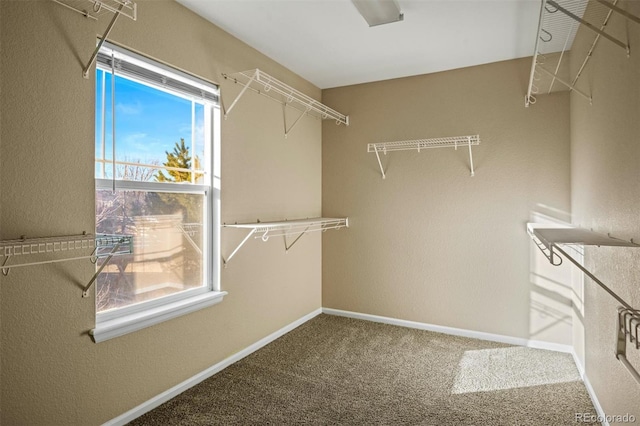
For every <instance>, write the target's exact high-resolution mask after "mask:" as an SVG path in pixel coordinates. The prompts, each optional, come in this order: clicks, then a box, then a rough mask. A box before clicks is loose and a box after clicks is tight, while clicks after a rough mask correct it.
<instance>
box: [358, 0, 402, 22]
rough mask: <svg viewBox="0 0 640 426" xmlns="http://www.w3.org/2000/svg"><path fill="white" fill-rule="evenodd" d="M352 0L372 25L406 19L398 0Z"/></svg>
mask: <svg viewBox="0 0 640 426" xmlns="http://www.w3.org/2000/svg"><path fill="white" fill-rule="evenodd" d="M351 2H352V3H353V5H354V6H355V7H356V9H358V12H360V15H362V17H363V18H364V19H365V20H366V21H367V23H368V24H369V26H370V27H375V26H376V25H382V24H390V23H392V22H398V21H402V20H403V19H404V14H403V13H402V12H401V11H400V5H399V4H398V2H397V0H351Z"/></svg>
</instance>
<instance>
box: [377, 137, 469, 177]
mask: <svg viewBox="0 0 640 426" xmlns="http://www.w3.org/2000/svg"><path fill="white" fill-rule="evenodd" d="M471 145H480V136H479V135H473V136H455V137H448V138H433V139H416V140H409V141H397V142H381V143H370V144H368V145H367V152H375V154H376V158H377V159H378V165H379V166H380V173H382V179H386V177H387V175H386V173H385V170H384V167H383V166H382V160H380V153H381V152H382V153H383V154H384V155H387V152H389V151H408V150H417V151H418V152H420V150H422V149H426V148H455V149H456V150H457V149H458V147H465V146H467V147H468V148H469V166H470V168H471V176H474V175H475V171H474V168H473V152H472V151H471Z"/></svg>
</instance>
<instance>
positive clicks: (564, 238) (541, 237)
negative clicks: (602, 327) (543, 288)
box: [527, 223, 640, 384]
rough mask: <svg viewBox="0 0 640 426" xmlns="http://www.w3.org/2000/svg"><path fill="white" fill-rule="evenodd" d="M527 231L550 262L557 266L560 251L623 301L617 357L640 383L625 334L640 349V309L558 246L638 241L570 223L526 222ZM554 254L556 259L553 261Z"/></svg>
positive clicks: (624, 244) (626, 244)
mask: <svg viewBox="0 0 640 426" xmlns="http://www.w3.org/2000/svg"><path fill="white" fill-rule="evenodd" d="M527 233H528V234H529V236H530V237H531V239H532V240H533V242H534V243H535V244H536V246H538V248H539V249H540V251H542V253H543V254H544V255H545V257H546V258H547V259H548V260H549V262H551V264H552V265H554V266H558V265H561V264H562V258H561V257H560V256H559V254H561V255H562V256H563V257H564V258H565V259H568V260H569V261H570V262H571V263H573V264H574V265H575V266H576V267H577V268H578V269H580V270H581V271H582V272H583V273H584V274H585V275H587V276H588V277H589V278H590V279H591V280H593V282H595V283H596V284H598V285H599V286H600V287H601V288H602V289H603V290H605V291H606V292H607V293H608V294H609V295H610V296H611V297H613V298H614V299H616V301H618V302H619V303H620V304H621V305H622V306H621V307H620V308H618V321H617V327H616V358H618V359H619V360H620V362H622V364H623V365H624V366H625V368H626V369H627V370H628V371H629V373H631V375H632V376H633V377H634V379H635V380H636V381H637V382H638V384H640V374H638V371H637V370H636V369H635V368H634V367H633V366H632V365H631V364H630V363H629V361H628V360H627V357H626V339H627V337H628V338H629V341H630V342H631V343H635V345H636V349H640V341H639V340H638V337H639V334H638V333H639V331H640V311H638V310H637V309H633V308H632V307H631V305H630V304H629V303H627V302H625V300H624V299H622V297H620V296H618V295H617V294H616V293H615V292H614V291H613V290H611V289H610V288H609V287H608V286H607V285H605V284H604V283H603V282H602V281H601V280H599V279H598V278H597V277H596V276H595V275H593V274H592V273H591V272H590V271H589V270H588V269H587V268H585V267H584V266H582V264H581V263H580V262H578V261H577V260H576V259H574V258H573V257H572V256H571V255H569V254H568V253H567V252H566V251H565V250H564V249H563V248H562V247H561V246H564V245H582V246H585V245H586V246H598V247H601V246H603V247H640V244H637V243H635V242H633V240H631V241H626V240H621V239H619V238H614V237H611V236H610V235H602V234H598V233H595V232H592V231H589V230H586V229H580V228H569V227H557V228H538V227H537V226H536V224H533V223H528V224H527ZM554 257H555V258H556V259H557V261H554Z"/></svg>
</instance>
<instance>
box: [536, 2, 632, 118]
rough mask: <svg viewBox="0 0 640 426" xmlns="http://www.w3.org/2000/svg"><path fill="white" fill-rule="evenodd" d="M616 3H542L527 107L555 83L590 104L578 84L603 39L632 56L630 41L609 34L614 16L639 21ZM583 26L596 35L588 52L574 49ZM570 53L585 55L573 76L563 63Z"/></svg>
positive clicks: (551, 88) (590, 99) (587, 96)
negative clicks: (609, 27) (608, 30)
mask: <svg viewBox="0 0 640 426" xmlns="http://www.w3.org/2000/svg"><path fill="white" fill-rule="evenodd" d="M617 3H618V0H613V1H611V2H610V1H607V0H592V1H591V2H589V0H542V3H541V6H540V18H539V22H538V32H537V36H536V42H535V48H534V53H533V61H532V64H531V72H530V75H529V84H528V88H527V94H526V96H525V106H529V105H533V104H535V103H536V100H537V95H539V94H543V93H544V92H546V93H550V92H551V91H553V90H554V85H555V84H556V82H557V83H559V84H561V85H562V86H564V87H565V88H566V89H568V90H569V91H574V92H575V93H577V94H578V95H580V96H582V97H583V98H585V99H587V100H588V101H589V103H591V102H592V97H591V94H588V93H586V92H584V91H582V90H580V89H578V88H577V87H576V83H577V82H578V79H579V78H580V76H581V75H582V72H583V70H584V68H585V67H586V65H587V63H588V62H589V59H590V58H591V56H592V55H593V52H594V50H595V48H596V45H597V44H598V41H599V40H600V37H603V38H606V39H607V40H609V41H610V42H612V43H614V44H616V45H617V46H619V47H621V48H622V49H624V50H625V51H626V53H627V56H629V54H630V48H629V43H628V41H626V40H625V41H623V40H620V39H618V38H616V37H615V36H613V35H612V34H610V33H609V32H607V25H608V24H609V20H610V18H611V15H612V14H613V13H617V14H620V15H622V16H624V17H625V18H627V19H629V20H631V21H634V22H636V23H640V18H638V17H636V16H634V15H632V14H630V13H628V12H627V11H625V10H624V9H622V8H620V7H618V6H617ZM581 25H582V26H583V27H585V28H587V29H588V30H589V31H591V32H592V33H593V35H594V39H593V41H592V43H591V46H590V48H589V50H588V51H587V52H575V51H573V50H572V46H573V41H574V38H575V35H576V33H577V31H578V28H579V27H580V26H581ZM569 50H572V54H573V55H582V54H584V60H583V61H582V65H581V66H580V67H579V69H578V71H577V72H576V73H575V75H574V76H573V77H572V76H570V75H569V74H568V70H566V65H565V63H564V62H563V60H564V59H565V56H566V54H567V52H568V51H569ZM565 74H566V75H565Z"/></svg>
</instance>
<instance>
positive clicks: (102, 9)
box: [53, 0, 138, 79]
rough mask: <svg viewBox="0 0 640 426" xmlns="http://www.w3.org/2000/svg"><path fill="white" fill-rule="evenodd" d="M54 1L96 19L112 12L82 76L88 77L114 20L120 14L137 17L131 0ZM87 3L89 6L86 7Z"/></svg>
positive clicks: (135, 7) (134, 18) (136, 11)
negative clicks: (109, 20)
mask: <svg viewBox="0 0 640 426" xmlns="http://www.w3.org/2000/svg"><path fill="white" fill-rule="evenodd" d="M53 1H54V2H56V3H58V4H60V5H62V6H65V7H67V8H69V9H71V10H74V11H76V12H78V13H81V14H82V15H84V16H85V17H87V18H91V19H95V20H97V19H98V17H99V16H101V15H102V14H104V13H113V18H111V22H109V25H108V26H107V29H106V30H105V32H104V34H103V35H102V37H101V38H100V41H99V42H98V45H97V46H96V48H95V50H94V51H93V53H92V54H91V57H90V58H89V61H88V62H87V64H86V65H84V66H83V67H82V76H83V77H84V78H87V79H88V78H89V70H90V69H91V67H92V66H93V63H94V62H95V61H96V58H97V56H98V51H99V50H100V48H101V47H102V45H103V43H104V42H105V41H106V40H107V38H108V37H109V34H110V33H111V30H112V29H113V26H114V25H115V24H116V20H117V19H118V17H119V16H120V15H124V16H126V17H128V18H130V19H132V20H134V21H135V20H136V19H137V18H138V8H137V5H136V4H135V3H134V2H133V1H131V0H53ZM87 5H89V6H90V7H87Z"/></svg>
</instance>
